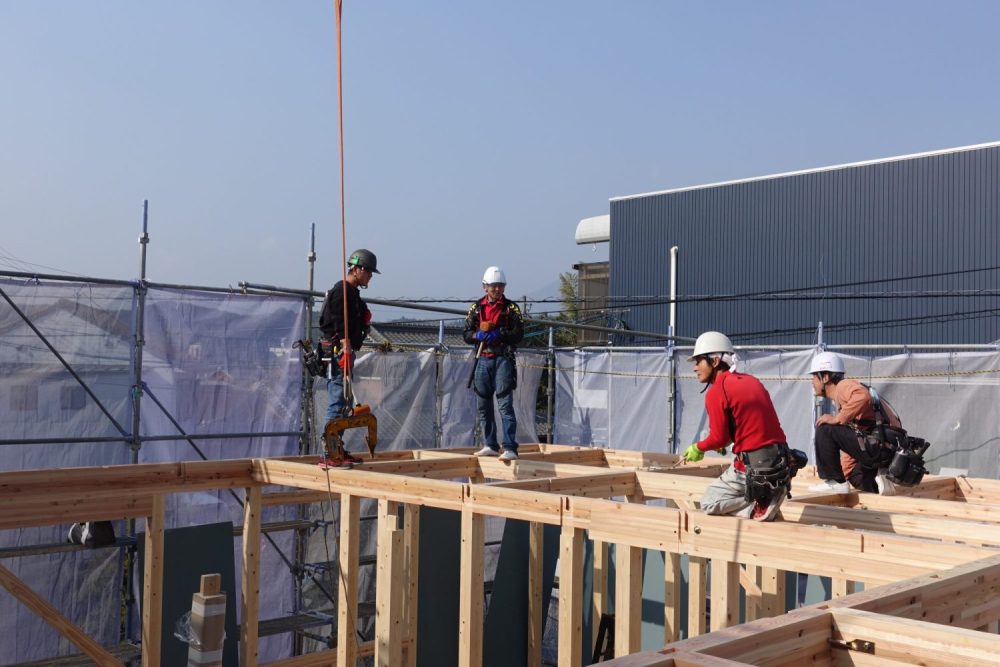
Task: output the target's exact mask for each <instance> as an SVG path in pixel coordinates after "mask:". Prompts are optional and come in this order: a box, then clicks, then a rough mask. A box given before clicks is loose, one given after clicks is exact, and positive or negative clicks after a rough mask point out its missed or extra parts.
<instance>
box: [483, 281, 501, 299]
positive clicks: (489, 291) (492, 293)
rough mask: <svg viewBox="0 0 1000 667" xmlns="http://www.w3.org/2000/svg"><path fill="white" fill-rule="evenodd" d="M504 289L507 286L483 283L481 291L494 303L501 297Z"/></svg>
mask: <svg viewBox="0 0 1000 667" xmlns="http://www.w3.org/2000/svg"><path fill="white" fill-rule="evenodd" d="M506 287H507V285H505V284H504V283H489V284H486V283H483V289H484V290H485V291H486V296H487V297H488V298H489V300H490V301H496V300H497V299H499V298H500V297H502V296H503V291H504V288H506Z"/></svg>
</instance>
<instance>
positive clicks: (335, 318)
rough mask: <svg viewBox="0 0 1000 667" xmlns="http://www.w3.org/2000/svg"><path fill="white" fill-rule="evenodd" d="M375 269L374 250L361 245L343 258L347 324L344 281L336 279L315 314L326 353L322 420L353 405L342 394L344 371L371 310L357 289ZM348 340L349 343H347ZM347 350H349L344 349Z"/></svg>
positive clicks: (360, 342) (365, 285)
mask: <svg viewBox="0 0 1000 667" xmlns="http://www.w3.org/2000/svg"><path fill="white" fill-rule="evenodd" d="M373 273H379V270H378V260H377V259H376V258H375V253H373V252H372V251H370V250H365V249H364V248H361V249H359V250H355V251H354V252H353V253H351V258H350V259H349V260H347V282H346V293H347V326H346V327H345V326H344V293H345V284H344V281H342V280H338V281H337V284H336V285H334V286H333V287H332V288H331V289H330V291H329V292H327V293H326V300H325V301H324V302H323V310H322V312H321V313H320V316H319V328H320V331H322V332H323V340H322V341H320V345H321V350H322V351H321V355H320V356H322V357H326V356H327V355H329V357H330V365H329V370H328V372H327V380H326V392H327V394H328V396H329V398H330V405H329V407H328V408H327V409H326V420H327V421H330V420H331V419H334V418H336V417H344V416H346V415H348V414H349V413H350V411H351V409H352V408H353V407H354V406H353V405H350V404H349V403H348V401H347V398H346V397H345V396H344V374H345V373H347V374H350V370H353V368H354V357H355V354H356V353H357V351H358V350H360V349H361V346H362V345H363V344H364V340H365V337H366V336H367V335H368V327H369V325H370V324H371V321H372V313H371V311H370V310H368V306H367V305H365V302H364V300H362V298H361V290H362V289H367V288H368V283H369V282H371V279H372V274H373ZM348 344H349V345H348ZM348 350H349V352H348Z"/></svg>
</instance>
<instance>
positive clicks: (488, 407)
mask: <svg viewBox="0 0 1000 667" xmlns="http://www.w3.org/2000/svg"><path fill="white" fill-rule="evenodd" d="M506 287H507V277H506V276H505V275H504V273H503V271H502V270H501V269H500V267H497V266H491V267H489V268H488V269H486V273H484V274H483V290H484V291H485V292H486V296H484V297H483V298H482V299H480V300H479V301H477V302H476V303H474V304H472V307H471V308H469V313H468V315H466V317H465V331H464V332H463V336H462V337H463V338H464V339H465V342H466V343H469V344H470V345H475V346H476V367H475V370H474V371H473V383H472V386H473V388H474V389H475V391H476V397H477V407H478V422H479V425H480V426H481V427H482V429H483V439H484V440H485V441H486V446H485V447H483V448H482V449H480V450H479V451H478V452H476V456H499V457H500V460H501V461H513V460H515V459H516V458H517V440H516V436H517V417H516V416H515V415H514V395H513V392H514V389H515V388H516V387H517V366H516V364H515V358H514V355H515V352H516V350H517V347H516V346H517V344H518V343H520V342H521V338H523V337H524V320H523V318H522V317H521V309H520V308H518V307H517V304H516V303H514V302H513V301H508V300H507V299H506V298H505V297H504V294H503V293H504V289H505V288H506ZM494 394H496V398H497V408H498V409H499V411H500V420H501V422H502V425H503V453H502V454H501V453H500V445H499V444H498V443H497V425H496V418H495V417H494V415H493V395H494Z"/></svg>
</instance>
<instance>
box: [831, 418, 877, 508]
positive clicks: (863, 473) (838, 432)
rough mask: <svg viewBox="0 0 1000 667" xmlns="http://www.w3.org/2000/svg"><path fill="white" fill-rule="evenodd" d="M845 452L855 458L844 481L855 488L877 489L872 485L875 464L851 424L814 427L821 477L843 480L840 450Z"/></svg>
mask: <svg viewBox="0 0 1000 667" xmlns="http://www.w3.org/2000/svg"><path fill="white" fill-rule="evenodd" d="M841 452H845V453H846V454H847V455H848V456H850V457H851V458H853V459H854V460H855V461H857V462H858V463H857V465H856V466H854V470H852V471H851V476H850V477H849V478H848V479H847V480H846V481H848V482H850V483H851V486H853V487H854V488H855V489H861V490H862V491H871V492H877V490H878V487H877V486H875V473H876V470H875V466H874V464H873V462H872V461H871V460H870V457H869V456H868V454H866V453H865V452H864V451H862V449H861V444H860V443H859V442H858V436H857V434H856V433H855V432H854V429H852V428H851V427H850V426H843V425H841V424H820V425H819V426H817V427H816V472H818V473H819V476H820V477H822V478H823V479H832V480H833V481H835V482H843V481H845V480H844V469H843V468H842V467H841V465H840V453H841Z"/></svg>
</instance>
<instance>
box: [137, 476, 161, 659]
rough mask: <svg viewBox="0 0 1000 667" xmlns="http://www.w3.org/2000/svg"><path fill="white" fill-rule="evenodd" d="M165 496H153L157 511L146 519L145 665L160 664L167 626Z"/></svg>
mask: <svg viewBox="0 0 1000 667" xmlns="http://www.w3.org/2000/svg"><path fill="white" fill-rule="evenodd" d="M165 508H166V499H165V498H164V496H163V494H157V495H155V496H153V509H152V512H150V515H149V516H147V517H146V559H145V562H144V563H143V583H142V589H143V598H142V664H143V665H158V664H159V663H160V642H161V639H162V637H161V627H160V626H162V625H163V522H164V518H165V516H166V509H165Z"/></svg>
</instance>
